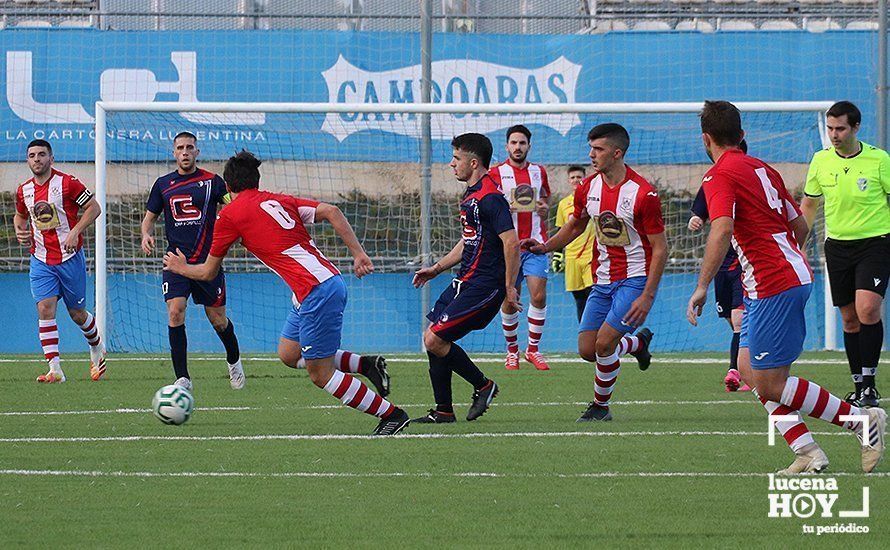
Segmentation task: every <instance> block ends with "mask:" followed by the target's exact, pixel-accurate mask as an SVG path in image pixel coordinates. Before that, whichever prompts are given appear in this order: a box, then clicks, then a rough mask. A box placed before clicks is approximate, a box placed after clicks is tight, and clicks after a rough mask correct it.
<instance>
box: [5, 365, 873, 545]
mask: <svg viewBox="0 0 890 550" xmlns="http://www.w3.org/2000/svg"><path fill="white" fill-rule="evenodd" d="M500 360H501V358H500V357H499V356H498V357H496V356H484V357H483V358H482V360H481V361H480V366H481V367H482V368H483V370H484V371H485V372H486V373H487V374H488V375H489V376H491V377H492V378H494V379H495V380H496V381H497V382H498V383H499V385H500V386H501V394H500V396H499V397H498V398H497V399H496V401H495V403H496V404H495V405H494V406H493V407H492V409H491V410H490V411H489V412H488V413H487V414H486V415H485V416H483V417H482V418H481V419H479V420H477V421H475V422H465V421H462V420H463V417H462V414H465V413H466V408H467V405H468V402H469V399H470V394H471V389H470V387H469V386H468V385H467V384H466V383H464V382H463V381H462V380H461V379H459V378H458V377H456V376H455V378H454V388H455V398H456V400H457V401H458V402H459V404H458V405H457V409H458V411H457V412H458V418H459V420H460V421H459V422H458V423H457V424H452V425H447V426H422V425H414V426H409V427H408V428H407V430H406V431H405V432H404V435H403V436H399V437H396V438H369V437H366V435H367V434H369V433H370V432H371V430H372V429H373V428H374V426H375V424H376V421H375V419H373V418H371V417H369V416H367V415H364V414H361V413H359V412H356V411H353V410H351V409H347V408H345V407H342V406H339V402H338V401H336V400H335V399H334V398H333V397H331V396H329V395H328V394H326V393H325V392H323V391H322V390H319V389H317V388H314V387H313V386H312V385H311V383H310V382H309V379H308V377H307V375H306V373H305V372H304V371H295V370H291V369H288V368H285V367H283V366H281V365H280V364H279V363H278V362H277V361H276V360H274V358H272V357H254V358H247V359H246V360H245V371H246V372H247V376H248V379H247V387H246V388H245V389H244V390H242V391H234V390H231V389H230V388H229V383H228V378H227V374H226V370H225V364H224V361H223V360H222V358H220V357H206V356H205V357H198V356H197V355H196V354H193V356H192V358H191V363H190V368H191V370H192V376H193V380H194V383H195V392H194V394H195V399H196V402H197V406H198V410H196V412H195V414H194V416H193V417H192V419H191V420H190V421H189V422H188V423H186V424H185V425H183V426H166V425H163V424H161V423H160V422H159V421H157V420H156V419H155V418H154V417H153V416H152V415H151V414H150V413H149V411H148V408H149V405H150V401H151V397H152V395H153V393H154V391H155V390H156V389H158V388H159V387H160V386H162V385H165V384H168V383H170V382H171V381H172V372H171V368H170V367H169V361H168V360H167V359H165V358H162V357H156V358H146V357H136V356H121V355H117V356H112V357H111V359H110V362H109V368H108V373H107V378H106V379H105V380H102V381H100V382H91V381H90V380H89V376H88V373H87V365H86V360H85V359H84V358H82V357H80V358H75V357H73V356H70V355H69V356H65V357H63V366H64V368H65V373H66V375H67V377H68V382H67V383H65V384H61V385H49V386H46V385H40V384H37V383H36V382H35V381H34V379H35V377H36V376H37V375H38V374H40V373H41V372H42V371H43V369H44V364H43V362H42V361H40V360H39V359H38V358H37V357H35V356H30V357H3V358H0V384H2V388H3V391H2V399H0V510H2V511H0V546H2V547H3V548H13V547H35V548H62V547H77V546H90V547H93V548H99V547H118V548H120V547H130V548H135V547H139V548H141V547H162V546H168V547H170V546H172V547H185V548H191V547H212V548H220V547H225V548H229V547H249V548H267V547H330V548H343V547H350V548H354V547H357V548H381V547H394V548H454V547H479V548H482V547H486V548H488V547H499V548H541V547H555V548H563V547H600V548H614V547H634V548H639V547H644V548H646V547H648V548H664V547H683V548H689V547H709V548H712V547H721V548H731V547H745V548H748V547H772V548H780V547H788V546H790V545H795V547H800V546H803V545H807V546H813V547H837V546H838V545H839V544H851V545H853V546H854V547H855V548H857V549H858V548H887V547H890V521H888V520H890V514H888V505H890V498H888V495H890V477H888V474H887V473H878V474H876V475H870V476H866V475H864V474H862V473H861V471H860V467H859V448H858V444H857V442H856V440H855V438H854V437H853V436H852V435H851V434H848V433H846V432H844V431H842V430H840V429H839V428H836V427H834V426H831V425H829V424H827V423H825V422H821V421H818V420H814V419H809V420H808V425H809V426H810V429H811V430H812V431H813V432H814V433H816V437H817V440H818V441H819V442H820V443H821V445H822V446H823V448H824V449H825V451H826V452H827V454H828V456H829V458H830V459H831V466H830V469H829V471H828V472H827V473H826V474H823V477H824V476H835V477H836V479H837V483H838V486H839V487H838V491H837V495H838V500H837V503H836V505H835V507H834V510H833V512H834V517H832V518H822V517H818V514H817V515H816V516H814V517H811V518H809V519H799V518H794V519H791V518H769V517H767V515H768V512H769V502H768V493H769V489H768V483H769V480H768V478H767V476H766V474H767V473H768V472H772V471H775V470H777V469H779V468H782V467H784V466H786V465H787V464H788V463H790V462H791V460H792V455H791V453H790V451H789V450H788V448H787V446H786V445H785V444H784V441H783V440H782V439H781V437H778V438H777V439H778V440H777V444H776V445H775V446H773V447H770V446H768V445H767V436H766V431H767V430H766V425H767V422H766V415H765V413H764V410H763V409H762V407H761V406H760V405H759V404H758V403H756V402H755V401H754V400H753V397H752V396H751V395H750V394H749V393H744V394H741V393H737V394H728V393H724V391H723V386H722V378H723V374H724V366H723V360H722V355H721V354H708V355H707V356H705V355H683V356H681V355H662V356H656V361H655V362H654V363H653V365H652V367H651V368H650V369H649V371H647V372H640V371H639V370H638V369H637V367H636V362H635V361H634V360H633V359H630V360H629V361H625V362H624V364H623V368H622V371H621V375H620V377H619V380H618V383H617V386H616V389H615V393H614V395H613V407H612V412H613V414H614V416H615V420H614V421H613V422H610V423H606V424H577V423H575V419H576V418H577V417H578V416H579V415H580V413H581V412H582V411H583V410H584V408H585V404H586V401H588V400H590V399H591V398H592V393H593V389H592V385H593V368H592V367H591V366H590V365H587V364H585V363H583V362H582V361H580V360H577V359H574V358H572V357H569V356H563V357H561V358H558V359H557V360H555V361H554V362H553V364H552V367H553V370H551V371H550V372H543V373H542V372H536V371H534V370H533V369H532V368H531V367H530V366H529V365H528V364H526V363H523V365H522V370H520V371H518V372H507V371H505V370H504V369H503V365H502V364H501V363H500ZM390 372H391V374H392V376H393V394H392V395H391V399H392V401H393V402H394V403H396V404H398V405H401V406H403V407H404V408H405V409H406V410H408V412H409V414H411V415H412V417H414V416H420V415H421V414H422V413H424V412H425V410H426V409H427V408H428V407H429V406H430V402H431V391H430V388H429V380H428V377H427V371H426V365H425V361H422V360H421V358H420V356H419V355H415V356H394V357H392V358H391V360H390ZM795 372H796V373H798V374H800V375H802V376H805V377H809V378H810V379H812V380H814V381H816V382H818V383H820V384H822V385H824V386H825V387H827V388H828V389H829V390H831V391H833V392H834V393H835V394H841V395H842V394H843V393H845V392H846V391H847V390H848V386H849V385H850V384H849V374H848V373H847V367H846V366H845V363H844V361H843V358H842V356H841V355H839V354H808V355H806V356H805V357H804V361H803V362H802V364H801V365H799V366H797V367H795ZM888 471H890V462H885V463H884V464H882V465H881V466H879V472H888ZM863 487H868V488H869V504H870V510H869V517H867V518H855V519H849V518H839V517H838V512H839V510H859V509H860V508H861V505H862V489H863ZM851 522H853V523H856V524H857V525H859V526H867V527H868V529H869V533H868V534H855V535H854V534H823V535H821V536H816V535H814V534H803V532H802V531H803V530H804V529H805V527H804V526H805V525H813V526H830V525H834V524H848V523H851Z"/></svg>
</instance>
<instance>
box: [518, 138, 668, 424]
mask: <svg viewBox="0 0 890 550" xmlns="http://www.w3.org/2000/svg"><path fill="white" fill-rule="evenodd" d="M587 141H588V143H589V144H590V160H591V161H592V162H593V167H594V168H595V169H596V172H595V173H594V174H593V175H592V176H590V177H588V178H586V179H585V180H584V182H583V183H582V184H581V185H579V186H578V188H577V189H576V190H575V208H574V212H573V213H572V215H571V216H569V219H568V221H567V222H566V223H565V225H563V226H562V227H561V228H560V230H559V232H558V233H557V234H556V235H554V236H553V237H552V238H551V239H550V240H548V241H547V242H545V243H543V244H541V243H540V242H538V241H537V240H536V239H525V240H524V241H522V242H521V245H522V246H523V248H526V249H528V250H531V251H532V252H537V253H546V252H549V251H552V250H560V249H562V248H563V247H565V245H566V244H568V243H570V242H572V241H573V240H575V239H576V238H577V237H578V236H579V235H581V234H582V233H583V232H584V229H585V228H586V227H587V224H588V223H590V222H591V221H592V222H593V224H594V225H593V227H594V233H595V235H596V241H595V249H594V254H593V262H592V264H591V269H592V270H593V287H592V289H591V292H590V296H588V298H587V303H586V304H585V306H584V313H583V314H582V316H581V324H580V327H579V329H578V330H579V334H578V352H579V354H580V355H581V357H583V358H584V359H586V360H587V361H591V362H596V379H595V382H594V399H593V401H592V402H591V403H590V406H589V407H588V408H587V410H586V411H584V413H583V414H582V415H581V417H580V418H579V419H578V421H579V422H587V421H591V420H597V421H608V420H611V419H612V414H611V413H610V412H609V400H610V398H611V396H612V390H613V389H614V385H615V381H616V380H617V378H618V373H619V371H620V361H619V357H620V356H621V355H624V354H631V355H633V356H635V357H636V358H637V361H638V362H639V365H640V369H642V370H646V369H647V368H649V363H650V360H651V355H650V354H649V342H650V341H651V339H652V332H651V331H650V330H649V329H647V328H643V329H641V330H640V331H639V332H638V333H637V334H636V335H635V336H630V335H629V334H630V333H631V332H633V331H634V330H635V329H636V328H637V327H638V326H640V325H641V324H642V323H643V322H644V321H645V320H646V317H647V316H648V314H649V310H650V309H651V308H652V303H653V301H654V300H655V292H656V291H657V290H658V284H659V282H660V281H661V275H662V273H663V272H664V266H665V263H666V262H667V240H666V238H665V235H664V221H663V219H662V216H661V201H660V200H659V199H658V191H657V190H656V189H655V188H654V187H653V186H652V185H650V184H649V182H647V181H646V180H645V179H644V178H643V177H642V176H640V175H639V174H637V173H636V172H634V171H633V170H632V169H631V168H630V167H629V166H627V165H626V164H625V163H624V155H625V153H626V152H627V149H628V147H629V146H630V136H629V135H628V134H627V130H625V129H624V128H623V127H622V126H621V125H619V124H615V123H606V124H600V125H599V126H596V127H594V128H593V129H592V130H590V132H589V133H588V135H587Z"/></svg>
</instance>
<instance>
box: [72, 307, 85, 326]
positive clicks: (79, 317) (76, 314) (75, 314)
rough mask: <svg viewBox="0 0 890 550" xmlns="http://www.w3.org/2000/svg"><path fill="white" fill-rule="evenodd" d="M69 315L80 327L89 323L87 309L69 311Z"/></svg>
mask: <svg viewBox="0 0 890 550" xmlns="http://www.w3.org/2000/svg"><path fill="white" fill-rule="evenodd" d="M68 315H69V316H70V317H71V320H72V321H74V322H75V323H77V324H78V325H82V324H84V323H86V322H87V310H85V309H69V310H68Z"/></svg>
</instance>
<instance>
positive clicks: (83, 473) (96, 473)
mask: <svg viewBox="0 0 890 550" xmlns="http://www.w3.org/2000/svg"><path fill="white" fill-rule="evenodd" d="M0 475H6V476H37V477H50V476H67V477H141V478H152V477H160V478H165V477H211V478H212V477H223V478H232V477H235V478H238V477H246V478H467V477H470V478H524V479H535V478H548V479H577V478H584V479H591V478H593V479H596V478H631V477H633V478H636V477H648V478H726V477H732V478H738V477H749V478H766V477H767V476H768V474H765V473H754V472H586V473H574V474H560V473H553V472H550V473H534V474H518V473H498V472H453V473H432V472H124V471H120V470H112V471H102V470H0ZM861 475H863V474H861V473H858V472H832V473H831V474H829V477H839V476H857V477H858V476H861ZM868 477H869V478H875V477H890V473H888V472H874V473H871V474H868Z"/></svg>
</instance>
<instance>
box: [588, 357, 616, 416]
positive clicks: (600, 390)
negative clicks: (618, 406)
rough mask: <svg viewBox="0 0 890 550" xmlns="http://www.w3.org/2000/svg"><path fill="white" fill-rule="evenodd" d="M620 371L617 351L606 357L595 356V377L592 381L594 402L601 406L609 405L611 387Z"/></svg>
mask: <svg viewBox="0 0 890 550" xmlns="http://www.w3.org/2000/svg"><path fill="white" fill-rule="evenodd" d="M620 372H621V361H619V359H618V354H617V353H613V354H612V355H609V356H606V357H603V356H601V355H597V356H596V379H595V380H594V383H593V390H594V397H593V402H594V403H596V404H597V405H599V406H601V407H608V406H609V400H610V399H611V398H612V389H613V386H614V385H615V381H616V380H618V373H620Z"/></svg>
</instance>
